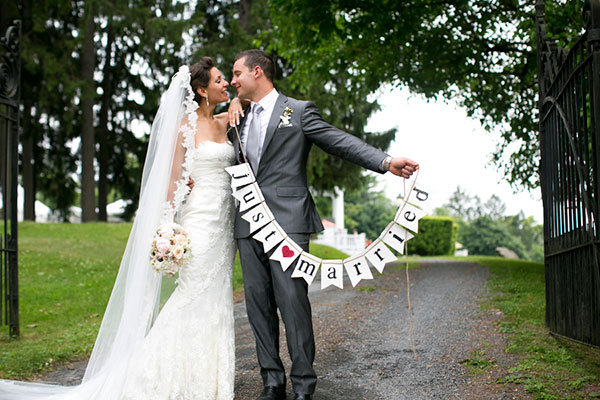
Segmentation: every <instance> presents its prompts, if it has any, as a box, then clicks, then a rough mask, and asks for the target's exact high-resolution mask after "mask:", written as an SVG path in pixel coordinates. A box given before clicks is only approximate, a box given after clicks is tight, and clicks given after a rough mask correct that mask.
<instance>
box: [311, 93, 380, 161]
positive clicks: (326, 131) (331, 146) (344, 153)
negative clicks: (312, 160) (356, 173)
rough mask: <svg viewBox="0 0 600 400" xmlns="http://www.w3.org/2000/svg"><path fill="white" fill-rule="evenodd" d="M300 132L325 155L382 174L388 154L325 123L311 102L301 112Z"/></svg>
mask: <svg viewBox="0 0 600 400" xmlns="http://www.w3.org/2000/svg"><path fill="white" fill-rule="evenodd" d="M302 131H303V132H304V134H305V135H306V137H307V138H308V139H309V140H310V141H312V142H313V143H314V144H316V145H317V146H319V147H320V148H321V149H323V150H324V151H326V152H327V153H330V154H333V155H336V156H338V157H341V158H343V159H344V160H347V161H350V162H352V163H354V164H358V165H360V166H361V167H364V168H367V169H370V170H371V171H375V172H379V173H384V172H387V170H384V169H383V164H384V160H385V159H386V158H387V157H388V154H387V153H385V152H383V151H381V150H379V149H377V148H375V147H373V146H371V145H369V144H367V143H365V142H364V141H362V140H361V139H359V138H357V137H356V136H353V135H351V134H349V133H347V132H344V131H342V130H341V129H338V128H336V127H335V126H333V125H331V124H329V123H328V122H326V121H325V120H324V119H323V118H322V117H321V114H320V113H319V109H318V108H317V106H316V105H315V103H313V102H312V101H308V102H306V106H305V107H304V110H303V112H302Z"/></svg>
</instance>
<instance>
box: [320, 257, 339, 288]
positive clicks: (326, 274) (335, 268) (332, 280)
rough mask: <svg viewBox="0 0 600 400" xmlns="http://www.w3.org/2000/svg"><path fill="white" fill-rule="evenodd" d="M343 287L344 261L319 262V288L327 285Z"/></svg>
mask: <svg viewBox="0 0 600 400" xmlns="http://www.w3.org/2000/svg"><path fill="white" fill-rule="evenodd" d="M331 285H333V286H337V287H338V288H340V289H343V288H344V261H342V260H323V262H322V263H321V289H325V288H326V287H328V286H331Z"/></svg>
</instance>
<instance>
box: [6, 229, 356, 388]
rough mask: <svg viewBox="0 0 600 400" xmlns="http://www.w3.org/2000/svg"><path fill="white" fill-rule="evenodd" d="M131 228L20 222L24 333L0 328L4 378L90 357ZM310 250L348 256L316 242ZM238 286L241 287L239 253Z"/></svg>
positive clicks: (168, 281)
mask: <svg viewBox="0 0 600 400" xmlns="http://www.w3.org/2000/svg"><path fill="white" fill-rule="evenodd" d="M130 230H131V224H106V223H88V224H35V223H28V222H24V223H20V224H19V302H20V320H21V339H20V340H14V339H11V338H9V337H8V329H7V328H6V327H3V328H2V329H0V378H10V379H31V378H34V377H35V376H36V375H39V374H41V373H44V372H47V371H48V370H50V369H52V368H53V367H55V366H56V365H59V364H63V363H65V362H68V361H73V360H77V359H83V358H86V357H87V356H89V354H90V352H91V350H92V347H93V344H94V341H95V339H96V334H97V332H98V329H99V327H100V323H101V321H102V315H103V313H104V309H105V307H106V304H107V302H108V298H109V297H110V293H111V290H112V287H113V284H114V280H115V277H116V274H117V270H118V268H119V264H120V262H121V256H122V255H123V251H124V249H125V245H126V243H127V237H128V236H129V231H130ZM311 252H312V253H313V254H314V255H316V256H317V257H321V258H345V257H346V255H345V254H344V253H341V252H339V251H337V250H335V249H332V248H330V247H327V246H322V245H317V244H311ZM233 285H234V290H240V289H241V288H242V286H243V279H242V270H241V266H240V260H239V256H237V255H236V259H235V264H234V271H233ZM163 287H165V289H166V290H165V291H164V293H166V294H167V295H168V294H169V293H170V292H171V291H172V290H170V289H172V288H173V287H174V279H173V278H164V280H163ZM165 297H166V296H163V299H162V300H163V301H164V300H166V298H165Z"/></svg>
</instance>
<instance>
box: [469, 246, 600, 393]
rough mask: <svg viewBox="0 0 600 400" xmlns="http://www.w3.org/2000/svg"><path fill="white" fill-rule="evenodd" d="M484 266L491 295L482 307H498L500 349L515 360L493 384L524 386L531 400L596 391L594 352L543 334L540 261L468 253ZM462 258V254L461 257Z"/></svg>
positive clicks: (597, 354) (599, 354) (598, 360)
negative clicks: (500, 315)
mask: <svg viewBox="0 0 600 400" xmlns="http://www.w3.org/2000/svg"><path fill="white" fill-rule="evenodd" d="M467 259H468V260H469V261H475V262H478V263H480V264H481V265H485V266H487V267H489V268H490V273H491V278H490V280H489V286H490V289H491V290H492V292H493V294H492V297H491V298H490V299H489V300H486V301H485V302H484V303H483V307H484V308H489V309H493V310H498V309H499V310H501V311H502V313H503V318H502V320H501V321H500V323H499V329H500V331H501V332H503V333H505V334H507V336H508V340H509V342H508V345H507V346H506V350H505V351H506V352H508V353H512V354H515V355H516V356H517V357H518V364H517V365H516V366H515V367H513V368H511V369H510V370H508V371H506V373H505V376H504V377H503V378H501V379H500V380H499V381H498V382H497V383H498V384H504V383H505V382H512V383H517V384H522V385H524V387H525V389H526V390H527V391H529V392H530V393H532V394H533V395H534V396H535V398H536V399H587V398H590V397H595V396H593V395H592V394H593V392H596V393H597V392H598V385H599V383H600V350H598V349H595V348H592V347H588V346H584V345H580V344H577V343H574V342H570V341H565V340H561V339H557V338H554V337H552V336H550V335H548V330H547V329H546V328H545V305H546V303H545V280H544V265H543V264H542V263H532V262H527V261H517V260H507V259H502V258H498V257H468V258H467ZM461 260H464V257H461Z"/></svg>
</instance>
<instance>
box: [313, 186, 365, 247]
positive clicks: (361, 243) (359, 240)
mask: <svg viewBox="0 0 600 400" xmlns="http://www.w3.org/2000/svg"><path fill="white" fill-rule="evenodd" d="M329 196H331V198H332V201H333V210H332V214H333V222H331V221H328V220H326V219H324V220H323V226H324V227H325V230H324V231H323V232H321V233H320V234H319V236H318V237H317V239H316V240H314V241H313V242H314V243H318V244H323V245H326V246H330V247H333V248H335V249H338V250H340V251H343V252H344V253H346V254H349V255H353V254H358V253H360V252H362V251H363V250H364V249H365V242H366V235H365V234H364V233H351V234H349V233H348V230H347V229H345V228H344V192H343V191H341V190H340V189H338V188H337V187H336V188H335V194H329Z"/></svg>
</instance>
